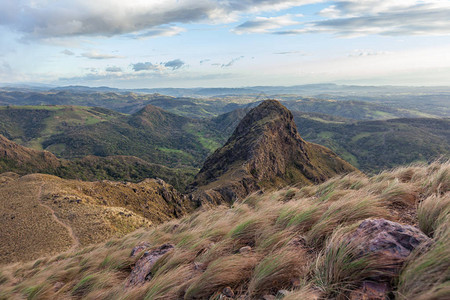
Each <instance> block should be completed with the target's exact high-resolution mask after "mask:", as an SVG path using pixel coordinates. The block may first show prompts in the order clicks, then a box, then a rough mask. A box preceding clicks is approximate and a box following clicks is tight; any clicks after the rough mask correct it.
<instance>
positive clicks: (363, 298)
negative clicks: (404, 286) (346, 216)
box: [349, 219, 431, 300]
mask: <svg viewBox="0 0 450 300" xmlns="http://www.w3.org/2000/svg"><path fill="white" fill-rule="evenodd" d="M349 239H350V240H351V241H355V242H356V243H357V244H358V245H359V246H358V250H359V255H361V256H364V255H371V256H374V257H375V258H376V260H377V261H380V262H383V265H384V267H383V269H382V270H379V271H380V275H377V276H376V277H373V278H366V279H368V280H371V281H364V282H362V284H361V286H360V288H358V289H356V290H355V291H353V292H352V293H351V294H350V299H353V300H369V299H370V300H381V299H388V298H387V297H388V293H389V292H390V284H389V283H390V281H391V279H392V278H393V277H394V276H396V275H397V274H398V273H399V271H400V268H401V267H402V265H403V263H404V262H405V260H406V259H407V258H408V256H409V255H410V254H411V252H412V251H413V250H414V249H415V248H417V247H418V246H419V245H421V244H423V243H431V239H430V238H429V237H427V236H426V235H425V234H424V233H423V232H421V231H420V230H419V229H417V228H415V227H413V226H410V225H402V224H399V223H396V222H392V221H388V220H385V219H367V220H364V221H363V222H362V223H361V224H360V225H359V226H358V228H357V229H356V230H355V232H353V233H352V234H350V235H349ZM362 279H364V278H362Z"/></svg>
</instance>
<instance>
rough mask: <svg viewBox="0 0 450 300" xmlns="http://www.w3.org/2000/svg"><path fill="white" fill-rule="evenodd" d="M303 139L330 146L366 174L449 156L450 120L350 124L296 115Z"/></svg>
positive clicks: (421, 119) (340, 120)
mask: <svg viewBox="0 0 450 300" xmlns="http://www.w3.org/2000/svg"><path fill="white" fill-rule="evenodd" d="M293 114H294V119H295V122H296V124H297V126H298V127H299V128H300V132H301V134H302V136H303V138H304V139H305V140H307V141H310V142H313V143H317V144H320V145H324V146H326V147H329V148H330V149H332V150H333V151H334V152H336V153H337V154H338V155H339V156H341V157H342V158H344V159H345V160H346V161H348V162H349V163H351V164H352V165H354V166H355V167H357V168H359V169H360V170H362V171H364V172H370V173H376V172H380V171H382V170H385V169H387V168H393V167H395V166H399V165H405V164H408V163H411V162H416V161H432V160H433V159H437V158H439V157H450V119H427V118H415V119H392V120H386V121H358V122H354V121H348V120H342V119H336V118H335V119H333V118H330V117H329V116H326V115H325V116H324V115H317V114H305V113H299V112H295V111H294V112H293Z"/></svg>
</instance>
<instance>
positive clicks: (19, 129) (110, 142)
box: [0, 106, 226, 168]
mask: <svg viewBox="0 0 450 300" xmlns="http://www.w3.org/2000/svg"><path fill="white" fill-rule="evenodd" d="M0 134H3V135H4V136H5V137H7V138H8V139H10V140H12V141H14V142H17V143H20V144H22V145H24V146H28V147H32V148H33V149H38V150H44V149H45V150H48V151H51V152H52V153H54V154H55V155H57V156H58V157H61V158H67V159H72V158H81V157H84V156H86V155H96V156H111V155H128V156H129V155H131V156H136V157H139V158H141V159H144V160H145V161H147V162H150V163H157V164H162V165H165V166H168V167H174V168H186V167H187V168H191V167H199V166H200V165H201V163H202V162H203V160H204V159H205V158H206V156H207V155H209V153H210V152H212V151H213V150H215V149H216V148H217V147H219V146H220V145H221V144H222V143H223V142H224V141H225V139H226V135H225V134H226V133H223V132H222V131H221V130H219V128H218V127H217V124H214V123H211V122H209V121H205V120H195V119H190V118H187V117H181V116H178V115H175V114H172V113H169V112H166V111H163V110H162V109H160V108H156V107H154V106H146V107H145V108H144V109H142V110H141V111H139V112H137V113H135V114H133V115H124V114H120V113H117V112H113V111H110V110H107V109H103V108H90V107H71V106H38V107H34V106H31V107H30V106H28V107H4V108H3V109H0Z"/></svg>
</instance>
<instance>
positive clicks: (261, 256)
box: [0, 162, 450, 300]
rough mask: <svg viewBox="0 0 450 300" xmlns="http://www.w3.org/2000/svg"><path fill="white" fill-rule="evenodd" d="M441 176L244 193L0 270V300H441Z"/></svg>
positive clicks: (428, 170) (410, 172) (347, 180)
mask: <svg viewBox="0 0 450 300" xmlns="http://www.w3.org/2000/svg"><path fill="white" fill-rule="evenodd" d="M449 174H450V164H449V163H448V162H447V163H433V164H431V165H429V166H427V165H413V166H408V167H402V168H398V169H395V170H392V171H389V172H383V173H381V174H379V175H377V176H374V177H370V178H367V177H365V176H363V175H362V174H349V175H346V176H341V177H336V178H334V179H331V180H329V181H327V182H325V183H322V184H320V185H316V186H308V187H303V188H296V187H290V188H289V187H288V188H285V189H281V190H278V191H274V192H270V193H266V194H258V193H257V194H253V195H250V196H249V197H247V198H245V199H243V200H241V201H238V202H236V203H235V204H234V205H233V207H231V208H230V207H225V206H220V207H215V208H213V209H208V210H200V211H197V212H195V213H194V214H192V215H190V216H186V217H183V218H181V219H178V220H173V221H170V222H168V223H164V224H161V225H159V226H157V227H156V228H153V229H150V230H147V229H145V230H143V229H141V230H139V231H137V232H133V233H131V234H129V235H127V236H125V237H123V238H116V239H113V240H110V241H108V242H106V243H102V244H98V245H95V246H89V247H86V248H82V249H80V250H77V251H68V252H66V253H62V254H60V255H58V256H53V257H52V256H48V257H43V258H40V259H38V260H36V261H33V262H30V263H25V264H23V263H22V264H13V265H6V266H2V267H1V268H0V291H1V292H0V297H2V298H3V299H10V298H13V299H16V298H17V299H21V298H28V299H80V298H83V299H112V298H114V299H230V298H231V299H275V295H278V297H283V299H287V300H294V299H347V298H348V297H350V298H351V299H369V298H370V299H385V298H386V297H389V298H391V299H398V300H407V299H408V300H409V299H423V300H425V299H448V297H449V295H450V289H449V286H448V260H449V259H450V250H449V249H450V239H449V237H450V236H449V234H450V232H449V228H448V220H449V217H450V215H449V211H450V198H449V195H450V194H449V192H450V176H449ZM377 224H378V225H379V227H371V226H374V225H377ZM419 229H420V230H419ZM368 230H372V233H370V231H368ZM377 234H379V235H377ZM414 248H416V249H415V250H413V249H414ZM369 249H370V250H369ZM412 250H413V252H412V254H411V251H412ZM375 297H378V298H375Z"/></svg>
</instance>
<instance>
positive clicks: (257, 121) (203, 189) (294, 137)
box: [190, 100, 356, 203]
mask: <svg viewBox="0 0 450 300" xmlns="http://www.w3.org/2000/svg"><path fill="white" fill-rule="evenodd" d="M355 170H356V169H355V168H354V167H352V166H351V165H350V164H348V163H347V162H345V161H344V160H342V159H341V158H339V157H338V156H337V155H336V154H334V153H333V152H332V151H331V150H329V149H328V148H325V147H322V146H319V145H316V144H312V143H308V142H305V141H304V140H303V139H302V138H301V137H300V135H299V134H298V131H297V127H296V125H295V122H294V120H293V116H292V113H291V112H290V111H289V110H288V109H287V108H286V107H284V106H283V105H282V104H281V103H280V102H278V101H276V100H266V101H264V102H262V103H261V104H260V105H258V106H257V107H255V108H253V109H252V110H250V112H249V113H248V114H247V115H246V116H245V117H244V118H243V119H242V121H241V122H240V123H239V125H238V126H237V128H236V130H235V131H234V133H233V135H232V136H231V137H230V139H229V140H228V141H227V143H226V144H225V145H224V146H223V147H222V148H220V149H218V150H216V151H215V152H214V153H213V154H212V155H211V156H210V157H208V159H207V160H206V162H205V164H204V166H203V168H202V169H201V170H200V172H199V174H197V176H196V178H195V181H194V183H193V184H192V185H191V187H190V189H191V191H194V194H193V198H197V200H198V201H200V202H205V201H207V202H219V203H220V202H232V201H234V200H235V199H238V198H243V197H245V196H247V195H248V194H250V193H252V192H254V191H257V190H261V189H271V188H279V187H282V186H286V185H289V184H299V185H308V184H312V183H319V182H323V181H325V180H327V179H328V178H330V177H333V176H335V175H336V174H340V173H348V172H352V171H355Z"/></svg>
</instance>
